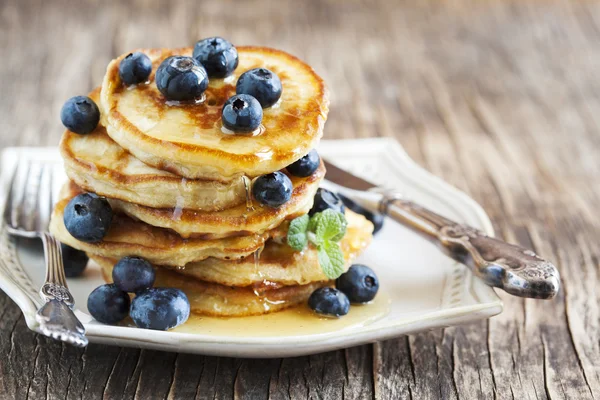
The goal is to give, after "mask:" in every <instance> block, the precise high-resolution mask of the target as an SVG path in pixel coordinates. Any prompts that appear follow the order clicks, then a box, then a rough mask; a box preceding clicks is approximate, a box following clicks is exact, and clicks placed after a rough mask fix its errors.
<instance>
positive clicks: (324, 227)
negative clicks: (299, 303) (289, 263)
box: [287, 209, 348, 279]
mask: <svg viewBox="0 0 600 400" xmlns="http://www.w3.org/2000/svg"><path fill="white" fill-rule="evenodd" d="M347 225H348V224H347V222H346V218H345V217H344V214H342V213H340V212H338V211H334V210H332V209H327V210H325V211H322V212H319V213H316V214H314V215H313V216H312V217H310V218H309V217H308V215H303V216H301V217H298V218H296V219H294V220H292V222H291V223H290V228H289V230H288V234H287V242H288V245H289V246H290V247H292V248H293V249H294V250H298V251H302V250H304V249H305V248H306V246H307V244H308V242H311V243H312V244H313V245H314V246H315V247H316V248H317V252H318V253H317V256H318V259H319V265H321V268H322V269H323V273H324V274H325V276H327V277H328V278H329V279H335V278H337V277H338V276H340V275H341V274H342V273H343V272H344V254H343V253H342V250H341V248H340V245H339V244H338V242H339V241H340V240H341V239H342V238H343V237H344V235H345V234H346V226H347Z"/></svg>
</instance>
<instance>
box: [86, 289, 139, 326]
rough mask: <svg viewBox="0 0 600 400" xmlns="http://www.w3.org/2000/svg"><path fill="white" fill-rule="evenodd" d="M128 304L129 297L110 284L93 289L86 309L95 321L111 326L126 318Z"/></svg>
mask: <svg viewBox="0 0 600 400" xmlns="http://www.w3.org/2000/svg"><path fill="white" fill-rule="evenodd" d="M129 303H130V300H129V295H128V294H127V293H125V292H124V291H122V290H121V289H119V288H118V287H117V286H116V285H115V284H112V283H111V284H107V285H102V286H98V287H97V288H96V289H94V291H93V292H92V293H90V295H89V297H88V301H87V307H88V311H89V312H90V314H91V315H92V317H94V318H95V319H96V321H98V322H102V323H103V324H110V325H113V324H116V323H117V322H119V321H122V320H123V319H124V318H125V317H126V316H127V313H128V312H129Z"/></svg>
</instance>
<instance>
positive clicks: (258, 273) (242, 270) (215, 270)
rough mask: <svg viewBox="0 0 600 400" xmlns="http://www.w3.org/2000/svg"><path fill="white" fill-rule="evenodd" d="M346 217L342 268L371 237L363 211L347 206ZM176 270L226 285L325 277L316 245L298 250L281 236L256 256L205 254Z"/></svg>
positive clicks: (292, 282) (308, 280) (290, 282)
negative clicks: (226, 257)
mask: <svg viewBox="0 0 600 400" xmlns="http://www.w3.org/2000/svg"><path fill="white" fill-rule="evenodd" d="M346 220H347V221H348V229H347V232H346V235H345V236H344V238H343V239H342V240H341V241H340V247H341V248H342V252H343V253H344V261H345V267H344V270H346V269H348V268H349V267H350V265H351V264H352V262H353V261H354V260H355V259H356V257H358V255H360V253H362V252H363V250H364V249H365V248H366V247H367V246H368V245H369V244H370V243H371V239H372V237H373V236H372V233H373V224H372V223H371V222H370V221H369V220H367V219H366V218H365V217H363V216H362V215H360V214H356V213H354V212H352V211H350V210H346ZM285 235H287V229H286V233H285ZM284 237H285V236H284ZM177 273H178V274H181V275H186V276H190V277H193V278H196V279H200V280H202V281H207V282H213V283H219V284H222V285H227V286H253V285H254V286H255V285H259V284H260V283H262V282H264V281H268V282H270V283H271V284H276V285H277V286H282V285H306V284H309V283H311V282H319V281H326V280H327V277H326V276H325V274H324V273H323V270H322V269H321V266H320V265H319V260H318V257H317V251H316V249H315V248H313V247H308V248H306V249H305V250H304V251H301V252H299V251H295V250H293V249H292V248H291V247H289V246H288V245H287V243H285V242H284V241H283V240H282V241H279V240H269V241H268V242H267V244H266V245H265V248H264V250H263V251H262V252H261V253H260V256H259V257H257V258H255V256H254V255H251V256H249V257H246V258H243V259H241V260H231V261H226V260H222V259H217V258H207V259H206V260H204V261H200V262H193V263H189V264H187V265H186V266H185V268H180V269H178V270H177Z"/></svg>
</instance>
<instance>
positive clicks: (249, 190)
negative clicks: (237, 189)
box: [242, 175, 254, 211]
mask: <svg viewBox="0 0 600 400" xmlns="http://www.w3.org/2000/svg"><path fill="white" fill-rule="evenodd" d="M242 182H243V183H244V189H245V191H246V211H254V205H253V204H252V180H251V179H250V178H248V177H247V176H246V175H242Z"/></svg>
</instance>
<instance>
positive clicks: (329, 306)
mask: <svg viewBox="0 0 600 400" xmlns="http://www.w3.org/2000/svg"><path fill="white" fill-rule="evenodd" d="M308 306H309V307H310V308H311V309H312V310H314V311H315V312H317V313H319V314H325V315H332V316H336V317H340V316H342V315H346V314H348V311H350V301H349V300H348V297H346V295H345V294H344V293H342V292H340V291H339V290H337V289H334V288H330V287H322V288H319V289H317V290H315V291H314V292H312V294H311V295H310V297H309V298H308Z"/></svg>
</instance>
